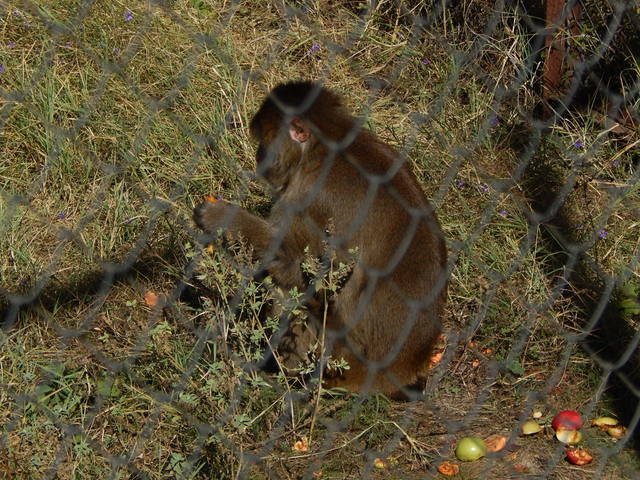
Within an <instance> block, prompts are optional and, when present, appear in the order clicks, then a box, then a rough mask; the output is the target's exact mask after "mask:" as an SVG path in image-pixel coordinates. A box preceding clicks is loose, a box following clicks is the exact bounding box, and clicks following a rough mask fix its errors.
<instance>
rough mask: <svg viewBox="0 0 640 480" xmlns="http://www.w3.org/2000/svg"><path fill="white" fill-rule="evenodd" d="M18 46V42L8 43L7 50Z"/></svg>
mask: <svg viewBox="0 0 640 480" xmlns="http://www.w3.org/2000/svg"><path fill="white" fill-rule="evenodd" d="M15 46H16V42H9V43H7V48H13V47H15Z"/></svg>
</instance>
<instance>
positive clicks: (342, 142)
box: [194, 81, 448, 400]
mask: <svg viewBox="0 0 640 480" xmlns="http://www.w3.org/2000/svg"><path fill="white" fill-rule="evenodd" d="M249 130H250V133H251V136H252V137H253V139H254V140H255V141H256V142H257V144H258V146H257V152H256V171H257V174H258V175H259V176H261V177H263V178H264V179H266V181H267V183H269V184H270V185H271V186H272V187H273V190H274V192H275V197H276V199H275V201H274V203H273V206H272V208H271V211H270V213H269V215H268V217H267V218H260V217H258V216H256V215H253V214H251V213H249V212H248V211H246V210H244V209H241V208H240V207H238V206H236V205H233V204H231V203H228V202H224V201H220V202H216V203H213V202H207V201H205V202H204V203H202V204H200V205H199V206H197V207H196V208H195V209H194V220H195V222H196V224H197V225H198V226H199V227H200V228H201V229H202V230H204V231H205V232H216V231H218V230H224V231H225V232H227V233H228V234H229V235H231V236H235V237H237V238H242V239H244V240H245V241H246V242H247V243H248V244H250V245H251V246H252V248H253V251H254V254H255V255H256V258H259V259H261V261H262V265H263V266H264V268H265V269H266V271H267V272H268V273H269V275H270V276H271V277H272V279H273V282H274V283H275V284H276V285H278V286H279V287H281V288H282V289H285V290H287V289H291V288H294V287H295V288H297V289H298V290H299V291H302V290H303V289H304V287H305V279H304V275H303V272H302V269H301V263H302V262H303V259H304V256H305V249H307V252H308V253H310V254H312V255H315V256H318V257H320V256H321V255H322V252H323V245H325V246H326V244H327V242H328V243H329V244H330V245H331V246H332V247H333V248H334V251H335V252H336V256H337V258H338V259H344V258H346V257H347V255H348V252H350V251H351V252H353V251H354V249H355V251H356V260H355V265H354V267H353V269H352V271H351V272H350V275H349V276H348V278H347V279H346V281H345V282H344V284H343V285H342V288H341V289H340V290H338V291H337V293H336V294H335V295H334V296H333V297H332V298H331V299H330V305H329V306H328V307H327V309H326V316H325V319H326V331H325V335H326V337H325V338H326V345H327V352H328V354H330V355H331V357H332V358H334V359H338V358H341V359H344V360H345V361H346V362H347V364H348V368H345V369H341V370H340V371H338V372H333V373H332V372H329V371H328V370H327V371H326V372H325V375H324V378H323V385H324V386H325V387H327V388H333V387H342V388H344V389H346V390H348V391H351V392H354V393H361V394H363V393H375V392H380V393H384V394H385V395H387V396H388V397H390V398H392V399H404V400H407V399H410V398H416V397H415V395H416V394H418V393H416V392H420V391H421V390H422V389H423V388H424V386H425V384H426V373H427V370H428V360H429V358H430V355H431V352H432V349H433V347H434V344H435V342H436V340H437V338H438V336H439V334H440V333H441V329H442V324H441V317H442V314H443V309H444V305H445V300H446V292H447V285H448V275H447V250H446V243H445V238H444V235H443V232H442V229H441V226H440V223H439V221H438V219H437V217H436V213H435V211H434V209H433V207H432V206H431V204H430V203H429V201H428V200H427V198H426V196H425V194H424V192H423V191H422V188H421V187H420V184H419V183H418V180H417V178H416V177H415V176H414V174H413V173H412V172H411V169H410V168H409V166H408V165H407V164H406V162H405V161H404V159H403V158H402V157H401V156H400V155H399V153H398V152H397V151H396V150H394V148H392V147H391V146H390V145H388V144H386V143H384V142H383V141H382V140H380V139H379V138H378V137H377V136H376V135H375V134H374V133H373V132H372V131H370V130H368V129H365V128H363V121H362V120H361V119H358V118H357V117H354V116H353V115H352V114H351V113H350V112H349V110H348V109H347V108H346V107H345V106H344V104H343V100H342V98H341V97H340V96H339V95H338V94H336V93H334V92H333V91H331V90H329V89H328V88H326V87H324V86H323V85H322V84H320V83H318V82H312V81H291V82H288V83H284V84H280V85H278V86H276V87H275V88H274V89H273V90H271V92H270V93H269V94H268V96H267V97H266V98H265V99H264V101H263V102H262V104H261V106H260V108H259V109H258V111H257V113H256V114H255V115H254V117H253V118H252V120H251V122H250V124H249ZM328 225H331V229H330V230H329V229H327V226H328ZM309 323H312V322H309ZM308 327H309V331H310V332H311V333H309V332H307V333H306V334H305V333H304V332H303V333H301V332H299V331H294V327H290V329H289V331H288V333H287V334H285V335H284V337H283V341H282V342H281V343H280V345H279V346H278V352H279V353H280V354H281V355H283V357H284V358H286V361H285V363H286V364H287V366H288V367H289V366H292V365H294V364H295V363H296V361H297V360H300V357H301V356H302V352H305V351H306V350H307V348H308V347H309V346H310V345H309V344H310V342H312V341H313V338H315V335H317V333H318V328H319V327H318V325H315V326H314V325H308ZM412 395H413V396H412Z"/></svg>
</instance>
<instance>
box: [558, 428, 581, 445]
mask: <svg viewBox="0 0 640 480" xmlns="http://www.w3.org/2000/svg"><path fill="white" fill-rule="evenodd" d="M556 438H557V439H558V440H560V441H561V442H562V443H567V444H569V445H573V444H574V443H579V442H580V440H582V434H581V433H580V432H579V431H577V430H558V431H557V432H556Z"/></svg>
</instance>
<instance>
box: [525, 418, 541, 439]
mask: <svg viewBox="0 0 640 480" xmlns="http://www.w3.org/2000/svg"><path fill="white" fill-rule="evenodd" d="M541 431H542V427H541V426H540V425H539V424H538V422H534V421H533V420H527V421H526V422H524V423H523V424H522V433H523V434H524V435H533V434H534V433H538V432H541Z"/></svg>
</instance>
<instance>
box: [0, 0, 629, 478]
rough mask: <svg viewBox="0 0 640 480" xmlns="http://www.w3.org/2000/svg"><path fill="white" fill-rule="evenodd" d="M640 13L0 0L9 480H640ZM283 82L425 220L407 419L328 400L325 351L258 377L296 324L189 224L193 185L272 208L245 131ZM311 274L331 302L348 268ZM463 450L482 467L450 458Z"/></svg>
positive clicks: (4, 406)
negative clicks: (430, 231)
mask: <svg viewBox="0 0 640 480" xmlns="http://www.w3.org/2000/svg"><path fill="white" fill-rule="evenodd" d="M639 18H640V9H639V7H638V5H637V3H635V2H632V1H628V2H627V1H621V0H620V1H614V0H607V1H604V2H602V1H598V2H596V1H593V2H592V1H587V0H585V1H583V2H576V1H566V2H557V1H555V2H552V1H549V2H542V1H540V2H516V1H499V0H497V1H491V0H460V1H452V0H449V1H447V0H442V1H439V0H432V1H423V2H419V1H417V2H401V1H380V2H332V1H309V2H306V1H300V2H267V3H260V2H223V1H217V0H175V1H166V2H162V1H149V2H142V1H132V2H127V3H123V2H120V1H118V2H104V1H101V0H93V1H88V0H81V1H72V0H68V1H50V2H49V1H40V2H31V1H27V0H25V1H22V2H19V1H6V0H2V1H0V32H1V34H0V38H1V39H2V40H1V42H0V151H1V157H0V158H1V160H0V185H1V190H0V193H1V195H0V238H1V239H2V240H1V242H0V252H1V254H2V255H1V258H0V273H1V282H0V322H1V325H2V330H0V476H2V478H12V479H13V478H16V479H35V478H52V479H53V478H61V479H67V478H74V479H75V478H113V479H125V478H131V479H147V478H148V479H159V478H180V479H198V478H327V479H328V478H383V477H391V478H445V477H446V476H451V477H452V478H478V479H486V478H496V479H497V478H500V479H503V478H556V479H574V478H575V479H582V478H605V479H631V478H640V474H639V473H638V472H640V461H639V460H638V455H637V439H638V438H637V433H636V431H637V430H638V429H637V424H638V419H639V418H640V406H639V401H640V381H639V376H640V373H639V372H640V371H639V362H640V357H639V355H638V343H639V341H640V333H639V332H640V329H639V328H638V322H639V319H640V299H639V293H640V270H639V268H638V262H639V248H640V243H639V238H640V235H639V232H640V228H639V225H640V194H639V191H638V179H639V175H640V168H639V165H638V158H639V157H638V145H639V144H640V136H639V130H638V122H639V118H638V114H637V112H638V103H639V100H638V98H639V96H638V93H639V87H640V81H639V79H638V74H639V72H640V63H639V58H640V56H639V51H640V36H639V34H638V32H639V31H640V28H639V27H640V20H639ZM301 78H302V79H314V80H321V81H322V82H323V84H324V85H325V86H326V87H328V88H330V89H331V90H332V91H334V92H337V93H339V94H340V95H341V96H342V97H343V100H344V102H345V104H346V106H347V107H348V108H349V110H350V111H352V112H353V113H354V115H357V116H358V117H359V118H363V119H364V124H365V127H366V128H367V129H369V130H372V131H373V132H375V134H376V135H377V136H378V137H380V138H381V139H382V140H383V141H385V142H386V143H388V144H390V145H392V146H393V147H394V148H395V149H396V150H397V151H398V152H399V156H400V158H402V159H403V161H404V162H406V163H408V164H409V166H410V169H411V171H412V172H413V173H414V174H415V176H416V177H417V179H418V181H419V183H420V184H421V186H422V188H423V190H424V191H425V192H426V193H427V196H428V197H429V198H430V199H431V202H432V203H433V205H434V207H435V210H436V213H437V215H438V218H439V220H440V223H441V225H442V229H443V231H444V236H445V238H446V240H447V248H448V258H449V260H448V265H447V275H448V276H449V282H450V284H449V290H448V299H447V306H446V312H445V314H444V316H443V319H442V322H443V334H442V335H441V336H440V338H439V339H438V343H437V345H436V348H435V350H434V352H433V354H432V355H431V357H430V358H426V357H427V355H426V354H425V358H424V362H425V365H428V367H429V375H428V378H427V380H426V386H425V387H424V389H423V390H422V395H421V396H420V398H419V399H417V400H414V401H408V402H399V401H392V400H389V399H388V398H386V397H385V396H384V395H380V394H373V393H372V394H369V395H352V394H350V393H349V392H348V391H345V390H341V389H328V388H323V387H322V384H321V382H319V381H318V374H319V372H318V369H317V368H315V367H316V362H318V361H320V359H319V358H317V357H314V358H312V359H311V361H310V362H309V363H308V364H306V365H303V366H302V367H303V369H302V370H303V371H302V374H301V375H297V376H288V375H285V372H283V371H282V370H279V369H276V371H275V372H274V373H267V372H264V371H263V370H262V369H261V366H262V365H263V364H264V362H265V357H266V356H268V355H269V353H270V352H272V351H273V350H274V349H275V348H276V346H275V344H274V342H276V339H277V338H278V332H280V331H281V329H282V328H283V327H282V324H283V322H289V321H305V319H307V321H308V318H309V316H310V315H311V312H310V307H309V305H308V303H305V301H304V300H305V298H304V297H303V295H302V293H301V292H299V291H297V290H293V291H289V292H283V291H282V289H278V288H276V287H277V285H274V282H273V279H271V278H270V277H264V276H257V275H256V273H258V272H260V271H261V270H262V269H263V268H264V265H261V263H260V261H257V260H255V259H254V258H252V255H251V247H250V246H248V245H246V244H245V243H243V242H242V241H240V242H235V243H234V242H214V244H213V245H207V244H206V242H205V243H203V238H205V237H204V236H203V235H202V233H201V232H200V231H199V230H198V229H197V228H196V226H195V225H194V223H193V221H192V213H193V208H194V207H195V206H196V205H198V204H199V203H200V202H201V201H202V200H203V198H205V197H206V196H213V197H218V196H221V197H223V198H224V199H225V200H226V201H228V202H230V203H232V204H236V205H240V206H242V207H243V208H245V209H246V210H248V211H250V212H252V213H254V214H256V215H258V216H261V217H266V216H267V215H268V213H269V211H270V208H271V206H272V205H273V202H274V198H276V197H277V194H278V192H276V191H273V188H272V187H271V186H270V185H269V184H268V183H267V182H265V181H264V180H263V179H261V178H260V176H258V175H256V173H255V162H254V158H255V150H256V145H255V144H254V143H253V141H252V140H251V138H250V135H249V128H248V125H249V121H250V119H251V118H252V116H253V115H254V113H255V112H256V111H257V110H258V108H259V106H260V103H261V102H262V100H263V99H264V97H265V96H266V95H267V93H268V92H269V90H270V88H272V87H273V86H275V85H276V84H278V83H281V82H285V81H288V80H291V79H301ZM371 241H372V242H385V241H388V239H384V238H372V239H371ZM223 243H224V245H223ZM301 268H302V270H303V272H304V274H305V276H306V278H307V280H308V282H309V283H312V284H314V290H313V291H312V295H315V296H320V297H322V298H323V299H324V301H325V305H328V304H330V302H331V299H332V298H333V297H335V295H338V294H339V292H340V290H341V288H342V287H343V286H344V282H345V278H348V277H349V275H350V272H351V269H352V268H353V265H351V266H350V265H334V264H332V263H331V262H329V263H326V262H324V263H323V262H322V261H321V260H320V259H318V258H314V256H313V255H308V256H307V257H306V258H305V259H304V260H303V262H302V264H301ZM283 293H284V295H283ZM306 300H308V298H307V299H306ZM274 306H275V307H274ZM278 310H281V311H285V312H286V313H287V314H286V315H276V314H275V313H274V312H277V311H278ZM393 314H394V312H393V311H389V312H388V315H389V316H392V315H393ZM334 360H339V359H334ZM339 366H340V368H346V369H348V368H350V366H349V365H348V364H347V365H344V364H342V365H339ZM563 410H576V411H577V412H579V413H580V414H581V416H582V418H583V420H584V426H583V427H582V428H581V429H580V430H579V431H580V434H581V437H582V438H581V441H580V442H579V443H578V444H577V445H573V446H568V445H567V444H566V442H561V441H559V440H558V439H556V436H555V431H554V429H553V428H552V427H551V422H552V419H553V418H554V417H555V415H556V414H557V413H558V412H560V411H563ZM602 417H611V418H612V419H613V420H607V421H608V422H609V423H612V424H615V427H614V428H611V425H609V426H608V427H607V426H605V427H602V428H599V427H597V426H595V427H594V426H590V424H591V422H592V421H593V420H596V419H598V418H602ZM525 425H527V427H525V428H533V430H540V431H538V432H537V433H533V434H528V435H525V434H523V426H525ZM538 427H539V428H538ZM465 437H479V438H481V439H484V441H485V443H486V444H487V445H488V446H489V450H490V451H489V452H487V453H486V455H485V456H483V458H481V459H479V460H476V461H470V462H469V461H467V462H463V461H461V460H460V459H459V458H458V457H460V456H462V457H464V454H462V455H461V454H460V453H459V452H458V454H456V445H458V444H459V443H460V441H461V440H462V439H463V438H465ZM496 445H497V446H496ZM491 450H495V451H491ZM576 456H578V457H580V458H579V460H578V461H576ZM589 457H590V459H589V460H585V459H588V458H589ZM580 459H581V460H580Z"/></svg>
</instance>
